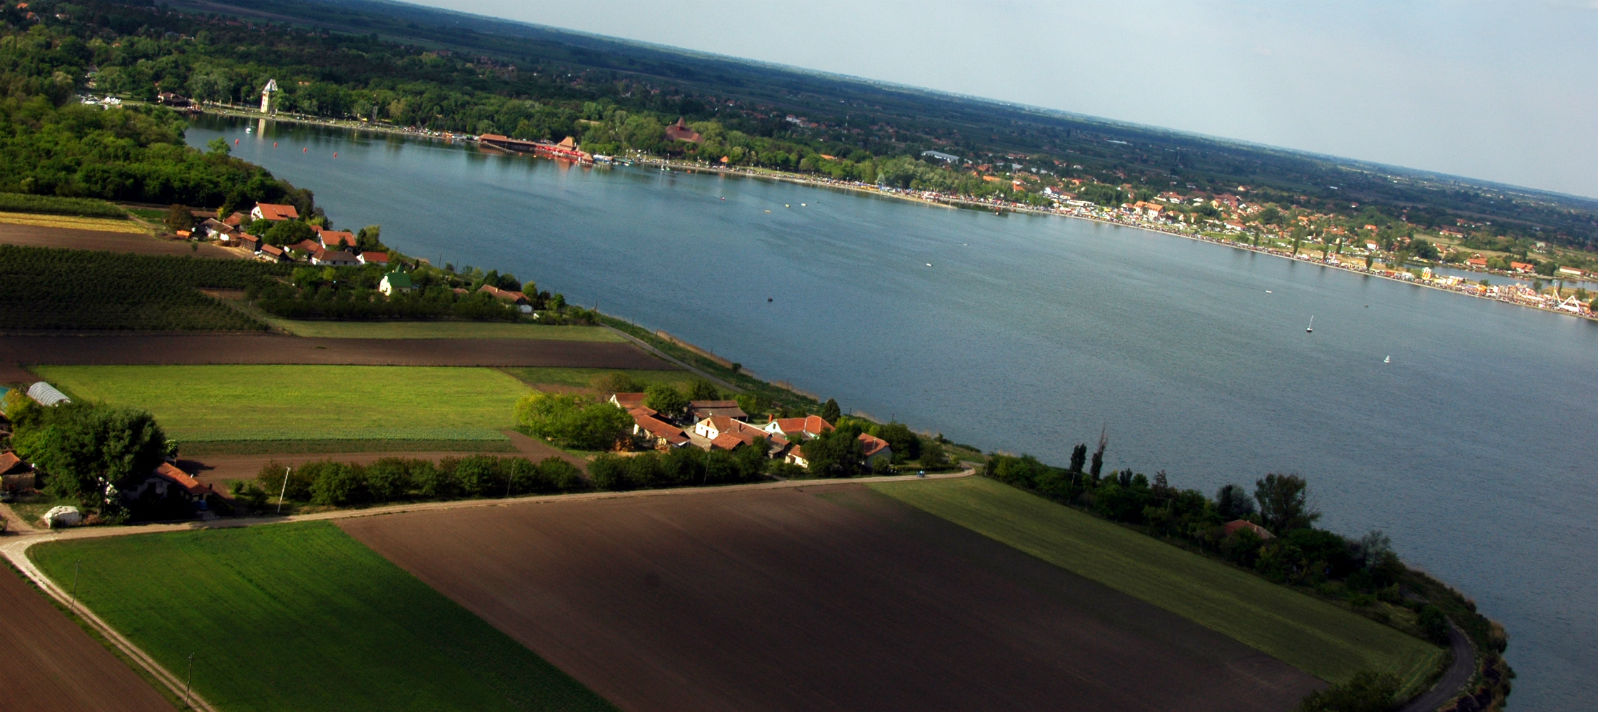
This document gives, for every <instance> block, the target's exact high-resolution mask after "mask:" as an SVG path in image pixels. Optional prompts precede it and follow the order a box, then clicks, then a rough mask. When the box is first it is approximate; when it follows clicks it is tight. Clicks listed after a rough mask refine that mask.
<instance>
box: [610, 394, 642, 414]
mask: <svg viewBox="0 0 1600 713" xmlns="http://www.w3.org/2000/svg"><path fill="white" fill-rule="evenodd" d="M611 400H612V401H615V402H616V404H617V405H618V406H621V407H622V409H623V410H625V411H632V410H633V409H636V408H639V407H641V406H643V405H644V392H642V391H630V392H624V393H616V394H612V395H611Z"/></svg>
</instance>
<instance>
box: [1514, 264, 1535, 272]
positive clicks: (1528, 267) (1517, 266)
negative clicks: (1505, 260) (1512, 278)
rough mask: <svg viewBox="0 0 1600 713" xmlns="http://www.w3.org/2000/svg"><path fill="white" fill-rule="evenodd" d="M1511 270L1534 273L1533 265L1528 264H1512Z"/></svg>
mask: <svg viewBox="0 0 1600 713" xmlns="http://www.w3.org/2000/svg"><path fill="white" fill-rule="evenodd" d="M1511 269H1513V270H1516V271H1517V272H1524V273H1526V272H1533V264H1532V263H1526V262H1513V263H1511Z"/></svg>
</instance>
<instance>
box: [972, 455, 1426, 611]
mask: <svg viewBox="0 0 1600 713" xmlns="http://www.w3.org/2000/svg"><path fill="white" fill-rule="evenodd" d="M1079 449H1082V450H1087V449H1086V447H1084V446H1081V445H1080V446H1079ZM1080 452H1081V451H1077V450H1075V451H1074V453H1075V455H1074V457H1073V467H1070V468H1064V469H1063V468H1055V467H1051V466H1048V465H1045V464H1044V463H1041V462H1040V461H1039V460H1037V459H1035V458H1033V457H1032V456H1026V455H1024V456H1020V457H1018V456H1008V455H992V456H990V458H989V461H988V462H987V463H986V464H985V466H984V475H986V476H988V477H991V478H994V479H995V480H998V481H1000V482H1003V483H1007V484H1010V485H1014V486H1017V487H1020V488H1024V489H1027V490H1031V491H1033V492H1036V493H1038V494H1040V495H1043V496H1045V497H1048V498H1050V499H1051V500H1055V501H1057V502H1060V503H1064V504H1068V505H1072V506H1075V507H1079V508H1083V509H1085V510H1089V511H1091V512H1094V513H1096V514H1098V515H1100V516H1102V517H1105V518H1107V519H1110V520H1115V521H1117V522H1122V523H1127V524H1130V525H1134V526H1137V527H1140V528H1142V529H1144V530H1145V531H1147V532H1149V533H1150V534H1152V535H1155V536H1157V537H1161V538H1164V539H1168V540H1171V541H1174V542H1179V543H1183V544H1185V545H1187V546H1190V547H1194V548H1197V549H1201V550H1204V551H1208V552H1212V553H1216V554H1218V555H1220V556H1222V557H1224V558H1226V559H1228V560H1230V561H1232V562H1234V563H1235V564H1238V565H1240V566H1242V567H1247V568H1250V569H1254V570H1255V571H1257V572H1258V573H1260V574H1261V575H1262V576H1264V577H1267V578H1268V579H1271V580H1273V581H1277V582H1285V583H1291V584H1298V585H1306V586H1317V585H1324V584H1328V583H1338V584H1339V585H1340V586H1342V587H1344V588H1345V589H1346V591H1347V592H1348V596H1349V598H1350V599H1351V600H1352V601H1354V602H1357V603H1360V602H1370V601H1372V599H1373V598H1374V597H1375V596H1376V597H1382V598H1385V599H1386V600H1390V601H1394V602H1398V600H1399V595H1398V592H1397V589H1396V588H1395V584H1396V578H1397V576H1398V574H1399V573H1400V570H1401V565H1400V563H1399V560H1398V558H1396V557H1395V555H1394V553H1393V551H1392V550H1390V549H1389V543H1388V538H1386V537H1383V536H1382V535H1381V534H1379V533H1373V534H1370V535H1368V536H1367V537H1364V538H1362V539H1361V540H1359V541H1350V540H1347V539H1345V538H1344V537H1342V536H1340V535H1337V534H1335V533H1331V532H1328V531H1326V530H1319V529H1315V528H1313V527H1312V526H1311V524H1312V523H1313V522H1315V521H1316V519H1317V518H1318V517H1319V514H1318V513H1317V512H1316V511H1315V510H1313V509H1312V508H1311V507H1310V506H1309V504H1308V503H1307V498H1306V491H1307V487H1306V481H1305V480H1304V479H1303V478H1301V477H1299V476H1296V475H1285V474H1278V473H1273V474H1268V475H1267V476H1265V477H1262V478H1261V479H1259V480H1257V481H1256V484H1255V490H1254V502H1252V501H1251V500H1250V499H1249V498H1247V496H1246V495H1245V489H1244V488H1242V487H1240V486H1238V485H1234V484H1228V485H1224V486H1223V487H1222V488H1220V489H1219V490H1218V492H1217V494H1216V498H1215V499H1212V498H1207V497H1206V496H1205V495H1204V494H1202V493H1200V492H1198V491H1195V490H1183V489H1179V488H1175V487H1172V486H1171V485H1170V484H1168V482H1167V477H1166V473H1165V472H1160V473H1157V474H1156V476H1155V478H1154V479H1151V478H1148V477H1146V476H1145V475H1144V474H1143V473H1135V472H1133V471H1131V470H1122V471H1113V472H1112V473H1110V474H1108V475H1106V476H1105V477H1100V476H1098V475H1096V474H1095V473H1094V472H1093V470H1092V469H1091V470H1089V471H1087V472H1086V471H1084V470H1083V469H1082V459H1081V455H1079V453H1080ZM1098 453H1099V451H1098V450H1097V454H1098ZM1257 508H1259V512H1258V510H1257ZM1239 519H1243V520H1246V521H1249V522H1253V523H1255V524H1257V525H1260V526H1263V527H1265V528H1266V530H1267V532H1268V533H1270V535H1272V536H1271V537H1265V538H1264V537H1261V536H1258V535H1257V534H1256V532H1255V531H1254V530H1252V529H1250V528H1240V529H1238V530H1236V531H1235V532H1233V533H1232V534H1227V533H1225V532H1224V530H1223V527H1222V526H1223V525H1224V524H1225V523H1227V522H1230V521H1233V520H1239Z"/></svg>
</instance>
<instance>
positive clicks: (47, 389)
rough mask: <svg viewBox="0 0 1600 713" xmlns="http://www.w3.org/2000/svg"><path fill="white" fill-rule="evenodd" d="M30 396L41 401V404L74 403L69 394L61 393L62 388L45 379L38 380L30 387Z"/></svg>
mask: <svg viewBox="0 0 1600 713" xmlns="http://www.w3.org/2000/svg"><path fill="white" fill-rule="evenodd" d="M28 397H29V398H31V399H33V400H34V401H37V402H39V405H41V406H55V405H56V404H69V403H72V399H69V398H67V395H66V394H63V393H61V390H60V389H57V388H56V387H54V386H51V385H49V384H46V383H45V382H43V381H36V382H34V384H33V386H29V387H28Z"/></svg>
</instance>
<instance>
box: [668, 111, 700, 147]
mask: <svg viewBox="0 0 1600 713" xmlns="http://www.w3.org/2000/svg"><path fill="white" fill-rule="evenodd" d="M667 140H668V141H689V142H692V143H696V144H698V143H700V132H698V131H695V130H694V129H691V128H689V125H688V124H685V123H683V117H681V116H680V117H678V121H677V122H676V123H674V124H672V125H671V126H668V127H667Z"/></svg>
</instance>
